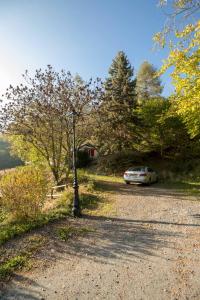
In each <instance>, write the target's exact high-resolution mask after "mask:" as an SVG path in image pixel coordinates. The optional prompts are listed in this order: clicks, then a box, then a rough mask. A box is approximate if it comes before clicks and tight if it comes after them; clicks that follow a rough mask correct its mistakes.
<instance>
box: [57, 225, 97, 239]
mask: <svg viewBox="0 0 200 300" xmlns="http://www.w3.org/2000/svg"><path fill="white" fill-rule="evenodd" d="M93 231H94V229H91V228H88V227H81V228H77V227H73V226H65V227H60V228H58V229H57V231H56V233H57V236H58V237H59V239H60V240H62V241H64V242H66V241H67V240H68V239H69V238H72V237H75V236H79V235H84V234H86V233H88V232H93Z"/></svg>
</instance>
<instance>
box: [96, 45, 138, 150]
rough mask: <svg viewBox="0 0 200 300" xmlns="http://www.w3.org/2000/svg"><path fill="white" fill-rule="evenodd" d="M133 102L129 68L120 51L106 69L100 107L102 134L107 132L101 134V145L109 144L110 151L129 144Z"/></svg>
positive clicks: (133, 94) (131, 78)
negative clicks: (102, 122) (103, 96)
mask: <svg viewBox="0 0 200 300" xmlns="http://www.w3.org/2000/svg"><path fill="white" fill-rule="evenodd" d="M134 104H135V80H134V79H133V68H132V67H131V64H130V62H129V61H128V58H127V56H126V55H125V53H124V52H122V51H120V52H118V54H117V56H116V57H115V58H114V60H113V62H112V64H111V67H110V69H109V76H108V78H107V79H106V82H105V98H104V101H103V103H102V109H101V120H102V118H103V119H104V125H105V126H104V129H103V134H104V135H105V132H107V134H108V135H109V137H107V138H106V137H104V139H103V141H104V145H105V143H107V145H108V144H109V145H110V147H109V148H110V149H109V150H110V151H121V150H122V149H124V148H127V147H128V146H129V145H130V143H131V137H130V135H131V134H130V131H131V124H132V121H133V113H132V112H133V108H134ZM102 128H103V127H102ZM108 128H109V130H108ZM106 140H107V141H106Z"/></svg>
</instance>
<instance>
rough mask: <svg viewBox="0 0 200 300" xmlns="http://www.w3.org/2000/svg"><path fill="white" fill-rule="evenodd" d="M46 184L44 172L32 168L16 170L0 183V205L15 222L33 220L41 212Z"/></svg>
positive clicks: (46, 178) (5, 176)
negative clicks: (0, 195) (0, 196)
mask: <svg viewBox="0 0 200 300" xmlns="http://www.w3.org/2000/svg"><path fill="white" fill-rule="evenodd" d="M48 183H49V179H48V174H47V172H46V171H45V170H42V169H40V168H38V167H32V166H26V167H21V168H17V169H16V170H14V171H12V172H9V173H7V174H6V175H4V176H3V177H2V179H1V181H0V190H1V194H2V198H1V200H0V202H1V205H2V207H3V208H4V209H5V210H6V211H8V212H9V213H11V215H12V216H13V217H14V218H16V219H17V220H26V219H29V218H34V217H35V216H36V215H37V214H38V213H39V212H41V209H42V207H43V204H44V201H45V198H46V194H47V191H48Z"/></svg>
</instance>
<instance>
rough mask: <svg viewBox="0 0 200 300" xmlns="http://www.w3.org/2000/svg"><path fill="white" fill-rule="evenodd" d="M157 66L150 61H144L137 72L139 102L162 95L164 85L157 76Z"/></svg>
mask: <svg viewBox="0 0 200 300" xmlns="http://www.w3.org/2000/svg"><path fill="white" fill-rule="evenodd" d="M156 71H157V70H156V68H155V67H154V66H153V65H151V64H150V63H149V62H148V61H144V62H143V63H142V65H141V66H140V69H139V71H138V73H137V81H136V93H137V100H138V103H140V102H141V101H144V100H148V99H151V98H156V97H160V94H161V93H162V90H163V87H162V85H161V80H160V78H159V77H157V76H156Z"/></svg>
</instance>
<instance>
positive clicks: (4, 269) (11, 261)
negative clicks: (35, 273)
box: [0, 236, 45, 280]
mask: <svg viewBox="0 0 200 300" xmlns="http://www.w3.org/2000/svg"><path fill="white" fill-rule="evenodd" d="M44 241H45V238H44V237H42V236H32V237H30V238H29V239H28V243H27V245H25V246H24V250H23V251H20V252H19V253H17V254H16V255H14V256H12V257H9V258H7V259H6V260H5V261H4V262H3V263H1V264H0V280H5V279H7V278H8V277H10V276H11V275H12V274H13V273H14V272H15V271H17V270H21V269H22V268H24V267H25V266H28V265H30V258H31V256H32V255H33V253H35V252H36V251H37V250H38V249H39V248H40V247H41V246H42V245H43V244H44Z"/></svg>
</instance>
